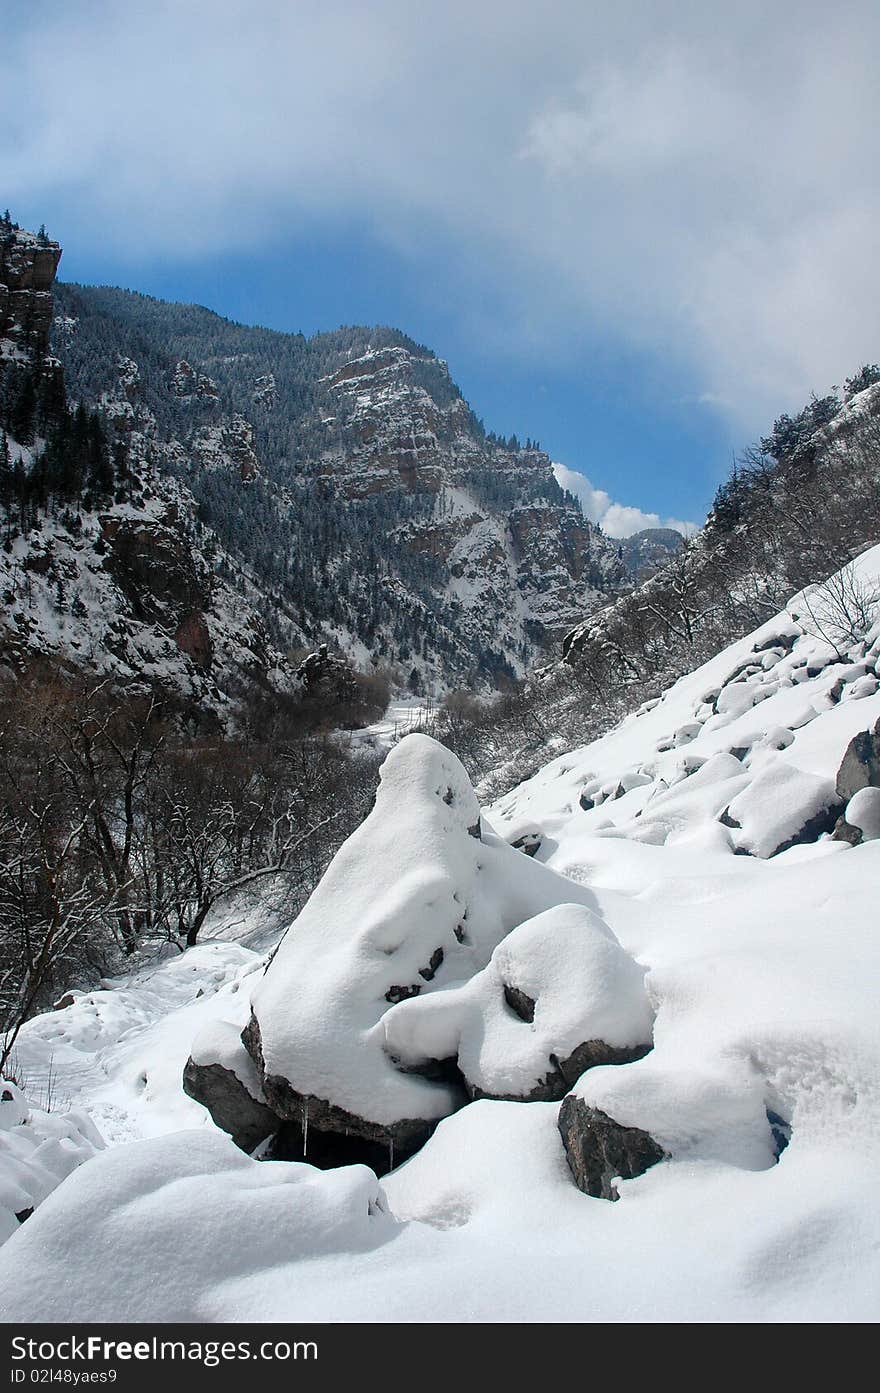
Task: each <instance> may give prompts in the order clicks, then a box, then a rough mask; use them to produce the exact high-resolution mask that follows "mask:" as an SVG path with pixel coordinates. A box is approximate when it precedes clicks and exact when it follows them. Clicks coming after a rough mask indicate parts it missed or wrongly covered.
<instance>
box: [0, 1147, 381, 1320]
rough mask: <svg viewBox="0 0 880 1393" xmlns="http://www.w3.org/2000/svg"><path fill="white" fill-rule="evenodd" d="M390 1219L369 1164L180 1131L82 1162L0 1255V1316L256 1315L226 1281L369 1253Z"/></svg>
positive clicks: (299, 1283)
mask: <svg viewBox="0 0 880 1393" xmlns="http://www.w3.org/2000/svg"><path fill="white" fill-rule="evenodd" d="M394 1227H395V1225H394V1222H393V1220H391V1219H390V1218H389V1217H388V1215H387V1213H385V1212H384V1207H383V1201H382V1195H381V1191H380V1189H379V1185H378V1182H377V1181H376V1177H375V1176H374V1175H373V1174H372V1173H371V1172H370V1171H368V1170H367V1169H366V1168H365V1167H364V1166H349V1167H346V1168H344V1169H342V1170H337V1171H332V1172H323V1171H316V1170H314V1169H313V1168H312V1167H311V1166H306V1165H296V1164H284V1163H280V1162H262V1163H259V1162H256V1161H252V1160H250V1159H249V1158H248V1157H246V1156H245V1155H244V1154H243V1153H242V1152H241V1151H239V1150H238V1148H237V1147H235V1146H233V1144H232V1142H231V1141H229V1140H228V1139H226V1138H224V1137H222V1136H221V1135H220V1134H219V1133H216V1132H209V1131H201V1132H178V1133H176V1134H175V1135H173V1136H169V1137H162V1138H157V1139H154V1140H152V1141H143V1142H135V1143H133V1144H131V1145H130V1146H124V1147H118V1148H116V1149H115V1150H113V1151H109V1152H105V1153H104V1154H103V1155H102V1156H100V1157H99V1158H97V1159H96V1160H94V1161H92V1162H90V1163H89V1164H88V1165H86V1166H83V1167H82V1169H81V1170H79V1171H77V1172H76V1174H75V1175H73V1176H71V1177H70V1179H69V1180H68V1182H67V1183H66V1184H65V1186H64V1193H63V1196H62V1195H59V1196H58V1197H57V1202H56V1203H53V1202H52V1198H50V1200H49V1201H47V1203H46V1204H45V1205H44V1206H43V1207H42V1209H41V1210H39V1211H38V1213H37V1214H36V1215H35V1216H34V1218H33V1219H31V1220H29V1221H28V1223H27V1224H24V1225H23V1226H22V1227H21V1229H20V1230H19V1232H18V1233H16V1234H15V1236H14V1237H13V1238H12V1239H11V1240H10V1242H9V1243H8V1244H6V1245H5V1246H4V1248H3V1250H2V1252H0V1319H2V1320H4V1321H27V1322H28V1323H29V1324H30V1323H31V1322H34V1321H61V1322H71V1321H83V1320H91V1319H94V1318H95V1316H96V1313H97V1312H101V1313H102V1314H101V1319H102V1320H109V1321H113V1320H118V1321H131V1320H133V1321H153V1320H155V1321H168V1320H174V1321H184V1322H185V1321H205V1320H220V1319H230V1320H235V1319H242V1320H248V1319H259V1318H260V1311H259V1308H258V1306H256V1307H255V1306H253V1305H251V1306H250V1307H249V1306H248V1305H246V1304H239V1303H238V1302H236V1301H235V1300H234V1299H233V1300H231V1301H230V1300H228V1299H227V1298H226V1297H225V1296H224V1292H225V1290H226V1289H227V1288H228V1287H229V1285H230V1284H233V1283H235V1282H236V1281H238V1280H240V1279H242V1278H244V1277H250V1278H251V1292H252V1295H253V1294H255V1293H254V1291H253V1275H254V1274H255V1273H260V1274H261V1278H260V1281H259V1282H258V1284H257V1285H258V1286H259V1285H260V1284H261V1283H262V1281H265V1280H266V1277H267V1276H268V1274H269V1273H271V1272H272V1270H273V1269H277V1268H279V1267H280V1266H282V1265H284V1266H285V1279H284V1280H285V1284H287V1283H288V1281H289V1276H290V1271H291V1268H290V1265H291V1264H294V1263H299V1264H301V1265H300V1266H299V1267H298V1269H297V1270H298V1273H299V1276H298V1277H297V1278H296V1279H295V1281H294V1285H293V1287H291V1286H289V1285H287V1299H288V1300H289V1301H290V1302H291V1303H292V1304H293V1305H295V1304H296V1299H297V1297H296V1288H297V1287H303V1286H306V1285H307V1284H308V1282H309V1280H310V1279H309V1276H308V1271H309V1264H308V1262H307V1261H305V1260H306V1259H309V1260H313V1259H315V1258H318V1257H321V1256H324V1257H326V1255H328V1254H333V1253H339V1252H343V1253H351V1252H358V1251H368V1250H371V1249H374V1248H376V1247H377V1246H378V1245H380V1244H381V1243H382V1242H383V1241H385V1240H386V1239H387V1238H388V1237H389V1236H390V1234H391V1233H392V1232H393V1230H394Z"/></svg>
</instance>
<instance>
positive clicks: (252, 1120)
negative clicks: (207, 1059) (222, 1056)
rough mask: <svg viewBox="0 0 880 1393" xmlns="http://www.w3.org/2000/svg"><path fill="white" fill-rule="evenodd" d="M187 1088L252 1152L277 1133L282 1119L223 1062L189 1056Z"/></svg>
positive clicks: (242, 1145)
mask: <svg viewBox="0 0 880 1393" xmlns="http://www.w3.org/2000/svg"><path fill="white" fill-rule="evenodd" d="M183 1091H184V1093H188V1094H189V1096H190V1098H195V1100H196V1102H197V1103H201V1104H202V1105H203V1106H204V1107H206V1108H207V1109H208V1112H209V1113H210V1114H211V1116H212V1117H213V1119H214V1121H215V1122H216V1124H217V1126H218V1127H220V1128H221V1129H222V1130H223V1131H224V1132H228V1133H229V1135H230V1136H231V1137H232V1140H233V1141H234V1142H235V1145H236V1146H240V1147H241V1149H242V1151H247V1152H251V1151H253V1150H254V1148H255V1147H257V1146H259V1144H260V1142H261V1141H265V1139H266V1138H267V1137H270V1136H271V1135H272V1134H273V1132H277V1131H278V1128H279V1126H280V1125H281V1124H280V1119H279V1118H277V1117H276V1116H275V1114H274V1113H273V1112H272V1111H271V1110H270V1109H269V1108H267V1107H266V1106H265V1104H263V1103H260V1102H259V1101H258V1100H257V1099H256V1098H253V1097H252V1096H251V1094H250V1093H249V1092H248V1091H247V1089H246V1088H245V1086H244V1084H243V1083H242V1082H241V1080H240V1079H239V1078H238V1076H237V1075H236V1074H234V1073H233V1072H232V1070H231V1069H224V1067H223V1065H222V1064H196V1063H195V1062H194V1061H193V1060H192V1059H188V1060H187V1062H186V1065H185V1067H184V1070H183Z"/></svg>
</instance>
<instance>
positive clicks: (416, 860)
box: [242, 735, 595, 1160]
mask: <svg viewBox="0 0 880 1393" xmlns="http://www.w3.org/2000/svg"><path fill="white" fill-rule="evenodd" d="M571 902H574V903H576V904H580V905H582V906H586V907H587V908H590V909H595V897H594V895H593V894H592V892H591V891H590V890H588V889H587V888H586V887H585V886H579V885H574V884H572V883H571V882H570V881H568V880H566V879H564V878H563V877H561V876H559V875H557V874H556V873H555V872H553V871H551V870H549V869H548V868H547V867H546V866H543V865H541V864H540V863H537V862H535V861H534V860H532V859H530V858H528V857H525V856H522V855H521V854H520V853H519V852H517V851H515V850H513V849H512V848H511V847H510V846H508V845H507V844H506V843H505V842H504V841H502V840H501V838H500V837H497V836H496V835H495V834H494V833H493V832H491V830H490V829H489V827H488V826H487V825H485V824H484V825H482V826H481V820H480V810H479V806H478V804H477V800H476V797H475V795H474V792H473V789H472V788H471V785H470V781H469V780H468V777H467V774H466V773H465V771H464V769H463V767H462V765H461V764H460V763H459V761H458V759H456V757H455V756H454V755H453V754H451V753H450V752H449V751H448V750H446V749H444V747H443V746H442V745H440V744H438V743H437V742H436V741H435V740H432V739H430V737H428V736H425V735H409V736H407V737H406V738H405V739H404V740H402V741H401V742H400V744H398V745H396V746H395V747H394V748H393V749H392V750H391V752H390V753H389V755H388V757H387V759H386V761H385V763H384V765H383V766H382V771H381V776H380V785H379V789H378V791H377V794H376V802H375V805H374V808H373V810H372V812H371V813H370V815H369V817H368V818H367V819H366V820H365V822H364V823H363V824H362V825H361V827H359V828H358V830H357V831H356V832H355V833H354V834H353V835H352V836H351V837H350V838H349V839H348V841H347V842H346V843H345V844H344V846H343V847H342V848H341V849H340V851H339V852H338V853H337V855H336V857H335V858H334V860H333V862H332V864H331V865H330V867H329V868H328V870H327V872H326V874H325V875H324V878H323V879H322V881H321V883H320V884H319V885H318V887H317V889H316V890H315V892H314V893H313V895H312V896H311V898H310V900H309V901H308V903H307V904H306V906H305V908H304V909H303V911H302V913H301V914H300V915H299V917H298V919H297V920H296V921H295V922H294V924H293V925H292V926H291V928H290V930H289V931H288V933H287V935H286V937H285V938H284V939H283V940H282V943H281V946H280V947H279V949H278V952H277V953H276V955H275V956H274V958H273V959H272V961H271V963H270V965H269V967H268V969H267V972H266V975H265V977H264V978H263V979H262V980H261V981H260V982H259V983H258V985H257V988H256V990H255V992H254V994H253V1016H252V1019H251V1022H250V1024H249V1025H248V1026H247V1027H246V1029H245V1031H244V1034H243V1037H242V1038H243V1039H244V1042H245V1045H246V1047H247V1049H248V1050H249V1052H250V1054H251V1057H252V1058H253V1060H254V1061H255V1063H256V1064H257V1066H258V1069H259V1073H260V1079H261V1083H262V1088H263V1092H264V1095H265V1098H266V1101H267V1103H268V1105H269V1107H270V1108H271V1109H272V1111H273V1112H274V1113H276V1114H277V1115H278V1116H279V1117H281V1118H284V1119H286V1120H289V1121H290V1122H291V1123H292V1124H293V1125H294V1126H295V1127H299V1128H300V1129H301V1131H302V1132H303V1133H306V1132H308V1134H309V1135H310V1136H313V1133H314V1130H317V1131H318V1132H321V1133H323V1132H331V1133H335V1134H337V1135H339V1136H344V1135H345V1134H350V1135H354V1136H357V1137H360V1138H363V1139H364V1140H366V1141H368V1142H371V1143H378V1144H379V1145H381V1146H384V1147H387V1148H388V1149H389V1160H390V1152H391V1151H392V1150H393V1151H394V1152H395V1153H396V1155H397V1157H398V1158H400V1157H401V1155H403V1154H405V1153H408V1152H411V1151H413V1150H415V1149H416V1148H417V1147H418V1146H420V1145H421V1144H422V1142H423V1141H424V1140H425V1139H426V1138H427V1136H428V1135H429V1134H430V1132H431V1130H432V1129H433V1127H434V1126H435V1125H436V1123H437V1121H438V1120H439V1119H440V1118H441V1117H444V1116H446V1115H447V1114H449V1113H451V1112H453V1111H454V1110H455V1109H456V1108H458V1107H459V1106H461V1104H462V1103H463V1102H464V1101H465V1094H464V1092H463V1090H462V1089H461V1087H460V1084H459V1083H457V1082H456V1081H454V1080H450V1079H448V1078H433V1079H428V1078H425V1077H423V1076H420V1075H418V1074H415V1073H412V1072H409V1071H406V1070H404V1069H401V1068H399V1067H397V1065H396V1064H395V1063H394V1061H393V1060H392V1058H391V1057H390V1055H389V1053H388V1051H387V1049H386V1036H385V1030H384V1026H383V1021H382V1018H383V1016H384V1015H385V1014H386V1012H388V1010H389V1008H390V1007H391V1006H393V1005H396V1004H397V1003H398V1002H401V1001H404V1000H407V999H410V998H413V997H418V996H421V995H425V994H427V993H430V992H434V991H437V990H438V989H440V988H446V987H448V986H449V985H450V984H451V983H461V982H462V981H467V980H469V979H470V978H471V977H473V976H474V974H475V973H478V972H480V971H481V970H482V969H483V968H484V967H485V966H486V964H487V963H488V962H489V960H490V958H491V956H492V953H493V951H494V950H495V948H496V947H497V946H498V944H499V943H500V942H501V940H502V939H503V938H505V936H506V935H507V934H508V933H509V932H510V930H511V929H513V928H514V927H515V926H516V925H518V924H521V923H522V922H523V921H524V920H526V919H530V918H532V917H533V916H534V915H536V914H540V913H541V912H542V911H543V910H546V909H549V908H552V907H553V906H556V905H559V904H565V903H571ZM575 1043H579V1042H575ZM291 1154H293V1153H291ZM300 1154H301V1153H300Z"/></svg>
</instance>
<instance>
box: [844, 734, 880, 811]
mask: <svg viewBox="0 0 880 1393" xmlns="http://www.w3.org/2000/svg"><path fill="white" fill-rule="evenodd" d="M836 787H837V796H838V798H839V799H840V801H841V802H842V803H848V802H849V800H850V799H851V798H852V796H853V794H855V793H858V791H859V789H860V788H880V720H878V721H877V722H876V723H875V725H874V729H873V730H861V731H859V733H858V735H854V736H853V738H852V740H851V741H850V742H849V744H848V745H847V747H846V752H845V754H844V756H843V759H842V760H841V763H840V768H839V769H838V771H837V783H836Z"/></svg>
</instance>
